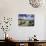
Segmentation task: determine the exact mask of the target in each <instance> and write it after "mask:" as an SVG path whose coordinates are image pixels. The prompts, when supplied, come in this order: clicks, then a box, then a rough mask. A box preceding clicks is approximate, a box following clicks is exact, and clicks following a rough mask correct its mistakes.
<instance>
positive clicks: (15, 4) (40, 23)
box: [0, 0, 46, 40]
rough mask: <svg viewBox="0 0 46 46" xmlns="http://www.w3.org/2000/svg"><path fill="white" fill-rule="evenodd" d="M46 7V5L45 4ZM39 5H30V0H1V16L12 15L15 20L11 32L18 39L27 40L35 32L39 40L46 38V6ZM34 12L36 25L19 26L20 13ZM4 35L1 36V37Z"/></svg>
mask: <svg viewBox="0 0 46 46" xmlns="http://www.w3.org/2000/svg"><path fill="white" fill-rule="evenodd" d="M44 7H45V6H44ZM44 7H39V8H33V7H31V6H30V4H29V1H28V0H0V17H3V16H6V17H12V18H13V22H12V26H11V29H10V31H8V33H10V34H11V35H12V36H13V37H15V38H16V39H17V40H27V39H28V38H29V37H32V36H33V35H34V34H36V35H37V38H38V39H39V40H45V36H44V35H45V34H46V33H45V28H44V27H45V21H44V20H45V15H46V13H45V12H46V8H44ZM20 13H26V14H34V15H35V26H34V27H19V26H18V20H17V19H18V14H20ZM1 33H2V31H1V32H0V35H2V34H1ZM2 38H3V37H2V36H0V39H2Z"/></svg>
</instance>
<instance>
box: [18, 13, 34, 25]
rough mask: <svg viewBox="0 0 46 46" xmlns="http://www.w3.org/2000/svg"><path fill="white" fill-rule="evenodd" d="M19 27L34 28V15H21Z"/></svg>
mask: <svg viewBox="0 0 46 46" xmlns="http://www.w3.org/2000/svg"><path fill="white" fill-rule="evenodd" d="M18 25H19V26H34V15H33V14H19V15H18Z"/></svg>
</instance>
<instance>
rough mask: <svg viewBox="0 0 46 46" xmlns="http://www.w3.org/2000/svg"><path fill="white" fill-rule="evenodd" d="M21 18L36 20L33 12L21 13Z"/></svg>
mask: <svg viewBox="0 0 46 46" xmlns="http://www.w3.org/2000/svg"><path fill="white" fill-rule="evenodd" d="M18 18H19V19H25V20H34V15H33V14H19V16H18Z"/></svg>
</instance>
